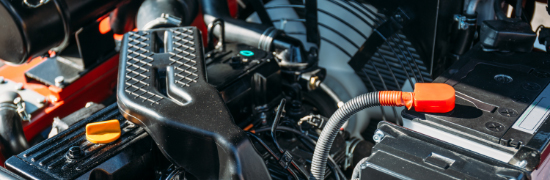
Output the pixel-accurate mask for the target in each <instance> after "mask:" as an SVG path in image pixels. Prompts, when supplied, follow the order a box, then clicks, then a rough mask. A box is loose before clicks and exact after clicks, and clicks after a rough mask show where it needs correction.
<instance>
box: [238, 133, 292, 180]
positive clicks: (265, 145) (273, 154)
mask: <svg viewBox="0 0 550 180" xmlns="http://www.w3.org/2000/svg"><path fill="white" fill-rule="evenodd" d="M246 134H247V135H248V136H249V137H253V138H254V139H256V141H258V143H260V145H262V146H263V147H264V149H265V150H267V152H269V154H271V156H273V158H275V160H276V161H277V162H279V159H280V158H279V156H277V155H276V154H275V152H273V150H271V148H269V146H267V144H266V143H265V142H264V141H262V139H260V137H258V136H256V135H255V134H254V133H251V132H246ZM286 170H287V171H288V172H289V173H290V174H291V175H292V176H293V177H294V179H297V180H298V179H299V178H298V176H297V175H296V173H295V172H294V171H292V170H291V169H288V168H287V169H286Z"/></svg>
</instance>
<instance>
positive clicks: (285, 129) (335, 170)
mask: <svg viewBox="0 0 550 180" xmlns="http://www.w3.org/2000/svg"><path fill="white" fill-rule="evenodd" d="M270 130H271V129H270V128H262V129H256V130H255V132H256V133H261V132H265V131H270ZM277 131H283V132H290V133H294V134H296V135H298V136H300V137H301V138H303V139H306V140H308V141H309V143H311V144H313V145H315V144H317V143H316V141H315V140H313V139H314V138H312V137H309V136H307V135H305V134H304V133H302V132H300V131H298V130H296V129H292V128H289V127H285V126H279V127H277ZM315 139H316V138H315ZM304 145H306V147H307V148H308V149H310V150H311V151H315V148H314V147H311V146H309V145H308V144H307V143H304ZM329 162H330V163H327V164H328V165H329V168H330V169H331V171H332V172H333V173H334V174H335V176H338V175H340V176H342V177H344V179H345V177H346V176H345V175H343V172H342V171H341V170H340V169H338V168H337V167H338V164H337V163H336V161H334V159H332V157H329ZM310 163H311V161H310ZM337 179H340V178H339V177H337Z"/></svg>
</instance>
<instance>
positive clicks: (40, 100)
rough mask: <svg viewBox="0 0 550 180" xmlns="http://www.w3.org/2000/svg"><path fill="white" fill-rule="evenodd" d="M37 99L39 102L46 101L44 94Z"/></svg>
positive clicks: (43, 102)
mask: <svg viewBox="0 0 550 180" xmlns="http://www.w3.org/2000/svg"><path fill="white" fill-rule="evenodd" d="M36 101H37V102H38V104H45V103H46V98H45V97H44V96H40V97H38V98H36Z"/></svg>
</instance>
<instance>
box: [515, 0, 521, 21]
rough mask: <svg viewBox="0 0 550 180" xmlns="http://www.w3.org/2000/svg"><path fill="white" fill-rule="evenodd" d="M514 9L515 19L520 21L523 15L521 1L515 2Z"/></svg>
mask: <svg viewBox="0 0 550 180" xmlns="http://www.w3.org/2000/svg"><path fill="white" fill-rule="evenodd" d="M514 8H515V10H516V19H521V16H522V15H523V0H516V6H515V7H514Z"/></svg>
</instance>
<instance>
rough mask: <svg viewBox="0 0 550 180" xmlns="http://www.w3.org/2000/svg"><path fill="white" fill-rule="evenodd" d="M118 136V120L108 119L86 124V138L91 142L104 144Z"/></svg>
mask: <svg viewBox="0 0 550 180" xmlns="http://www.w3.org/2000/svg"><path fill="white" fill-rule="evenodd" d="M119 137H120V123H119V122H118V120H116V119H114V120H108V121H101V122H95V123H89V124H87V125H86V139H88V141H90V142H92V143H99V144H106V143H110V142H113V141H115V140H117V139H118V138H119Z"/></svg>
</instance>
